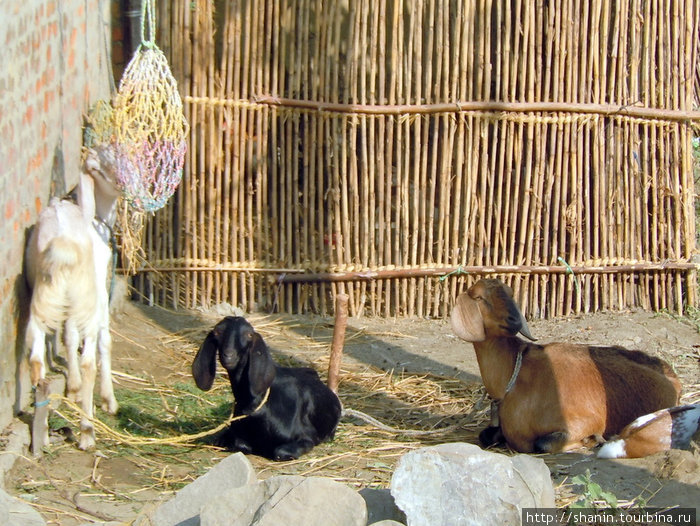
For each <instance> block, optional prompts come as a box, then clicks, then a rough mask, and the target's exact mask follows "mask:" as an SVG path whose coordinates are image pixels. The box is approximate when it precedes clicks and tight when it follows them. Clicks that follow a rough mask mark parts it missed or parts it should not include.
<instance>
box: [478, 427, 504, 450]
mask: <svg viewBox="0 0 700 526" xmlns="http://www.w3.org/2000/svg"><path fill="white" fill-rule="evenodd" d="M479 442H481V445H482V446H484V447H489V446H496V445H498V444H503V443H504V442H505V437H504V436H503V433H502V432H501V428H500V426H489V427H487V428H486V429H484V430H483V431H482V432H481V433H479Z"/></svg>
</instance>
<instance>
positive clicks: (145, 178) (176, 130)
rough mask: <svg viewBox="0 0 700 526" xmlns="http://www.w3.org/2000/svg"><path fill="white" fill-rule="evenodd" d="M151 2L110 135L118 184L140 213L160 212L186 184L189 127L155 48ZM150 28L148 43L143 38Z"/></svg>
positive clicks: (144, 9)
mask: <svg viewBox="0 0 700 526" xmlns="http://www.w3.org/2000/svg"><path fill="white" fill-rule="evenodd" d="M155 22H156V17H155V8H154V6H153V0H142V4H141V44H140V45H139V47H138V48H137V49H136V51H135V52H134V56H133V57H132V59H131V61H130V62H129V64H128V65H127V67H126V69H125V70H124V73H123V75H122V79H121V81H120V83H119V89H118V90H117V93H116V95H115V96H114V98H113V101H112V109H111V112H110V113H111V116H110V118H109V120H108V122H109V128H110V129H109V130H108V133H106V132H107V130H102V133H100V132H98V133H97V136H98V137H97V140H98V141H99V140H100V136H101V138H102V139H106V135H109V140H110V142H112V145H113V147H114V150H115V152H116V155H117V182H118V184H119V186H120V188H121V190H122V192H123V194H124V197H125V198H126V199H127V201H128V202H129V204H130V205H131V206H132V207H133V208H135V209H136V210H138V211H140V212H153V211H155V210H158V209H160V208H162V207H163V206H164V205H165V204H166V203H167V201H168V199H170V197H171V196H172V195H173V193H174V192H175V190H176V189H177V187H178V185H179V184H180V181H181V180H182V168H183V164H184V161H185V152H186V151H187V140H186V138H187V132H188V124H187V121H186V120H185V117H184V115H183V110H182V99H181V98H180V94H179V93H178V90H177V82H176V80H175V78H174V77H173V75H172V73H171V71H170V67H169V66H168V61H167V59H166V58H165V55H164V54H163V52H162V51H161V50H160V49H159V48H158V46H157V45H156V43H155ZM146 26H147V27H148V39H146V38H145V30H146Z"/></svg>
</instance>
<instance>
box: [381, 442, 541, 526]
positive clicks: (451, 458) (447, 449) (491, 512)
mask: <svg viewBox="0 0 700 526" xmlns="http://www.w3.org/2000/svg"><path fill="white" fill-rule="evenodd" d="M391 494H392V495H393V496H394V499H395V501H396V504H397V505H398V507H399V508H401V509H402V510H403V511H404V513H405V514H406V518H407V523H406V524H407V525H408V526H440V525H445V526H480V525H488V526H491V525H493V524H521V518H520V511H521V509H522V508H553V507H554V488H553V486H552V482H551V479H550V474H549V469H547V466H546V465H545V463H544V462H543V461H542V460H541V459H538V458H534V457H530V456H528V455H516V456H514V457H508V456H506V455H501V454H499V453H492V452H488V451H483V450H482V449H481V448H479V447H478V446H475V445H473V444H463V443H453V444H441V445H439V446H433V447H426V448H422V449H418V450H415V451H411V452H410V453H407V454H406V455H404V456H403V457H401V460H400V461H399V464H398V466H397V467H396V470H395V472H394V475H393V476H392V479H391Z"/></svg>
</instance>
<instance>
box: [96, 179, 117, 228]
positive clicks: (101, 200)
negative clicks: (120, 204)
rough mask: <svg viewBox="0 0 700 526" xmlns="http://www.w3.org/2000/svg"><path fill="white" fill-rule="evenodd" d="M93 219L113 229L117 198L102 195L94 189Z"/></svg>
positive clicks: (115, 218) (115, 220)
mask: <svg viewBox="0 0 700 526" xmlns="http://www.w3.org/2000/svg"><path fill="white" fill-rule="evenodd" d="M95 217H96V218H98V219H100V220H101V221H103V222H104V223H105V224H106V225H107V226H109V228H113V227H114V223H116V222H117V196H113V195H107V194H103V193H101V192H100V191H99V189H98V188H95Z"/></svg>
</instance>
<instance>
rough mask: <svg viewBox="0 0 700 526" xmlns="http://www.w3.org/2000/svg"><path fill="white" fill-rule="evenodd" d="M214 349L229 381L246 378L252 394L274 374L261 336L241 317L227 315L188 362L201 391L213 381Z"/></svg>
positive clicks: (266, 386) (258, 391) (263, 390)
mask: <svg viewBox="0 0 700 526" xmlns="http://www.w3.org/2000/svg"><path fill="white" fill-rule="evenodd" d="M217 351H218V355H219V362H220V363H221V365H222V367H223V368H224V369H226V371H228V374H229V379H230V380H231V383H232V384H233V383H234V382H238V381H239V380H240V381H246V382H247V385H248V387H249V389H250V394H251V395H253V396H255V395H259V394H262V393H264V392H265V390H266V389H267V388H268V387H270V384H271V383H272V380H273V379H274V377H275V371H276V366H275V362H274V361H273V359H272V356H271V355H270V352H269V351H268V349H267V346H266V345H265V342H264V341H263V339H262V337H261V336H260V335H259V334H258V333H257V332H255V330H254V329H253V326H252V325H251V324H250V323H248V322H247V321H246V320H245V318H242V317H240V316H236V317H234V316H227V317H226V318H224V319H223V320H221V321H220V322H219V323H217V324H216V326H215V327H214V328H213V329H212V330H211V331H210V332H209V334H207V337H206V338H205V339H204V342H202V345H201V347H200V348H199V351H197V356H195V358H194V362H193V363H192V376H194V380H195V383H196V384H197V387H199V388H200V389H202V390H204V391H206V390H208V389H210V388H211V386H212V383H213V382H214V376H215V375H216V356H217Z"/></svg>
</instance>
